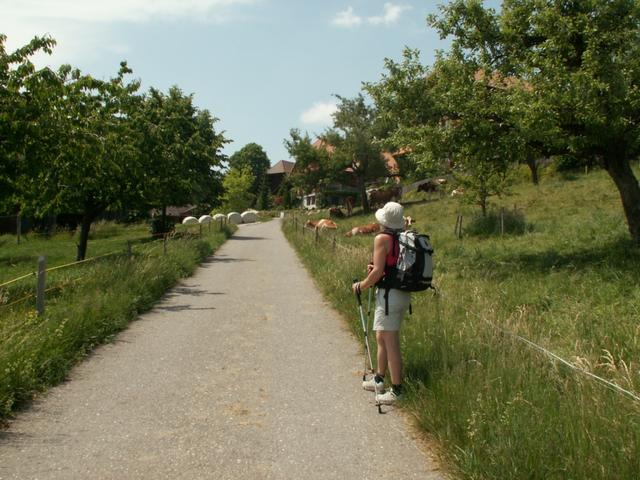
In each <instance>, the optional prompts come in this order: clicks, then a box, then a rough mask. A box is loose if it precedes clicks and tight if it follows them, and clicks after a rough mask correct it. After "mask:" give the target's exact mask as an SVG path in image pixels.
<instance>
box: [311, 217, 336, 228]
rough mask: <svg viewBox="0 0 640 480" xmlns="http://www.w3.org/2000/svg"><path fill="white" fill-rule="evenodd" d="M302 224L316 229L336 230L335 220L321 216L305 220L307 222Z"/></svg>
mask: <svg viewBox="0 0 640 480" xmlns="http://www.w3.org/2000/svg"><path fill="white" fill-rule="evenodd" d="M304 226H305V227H307V228H315V229H316V230H325V229H327V228H330V229H331V230H336V229H337V228H338V226H337V225H336V224H335V222H334V221H332V220H329V219H328V218H321V219H320V220H307V223H305V224H304Z"/></svg>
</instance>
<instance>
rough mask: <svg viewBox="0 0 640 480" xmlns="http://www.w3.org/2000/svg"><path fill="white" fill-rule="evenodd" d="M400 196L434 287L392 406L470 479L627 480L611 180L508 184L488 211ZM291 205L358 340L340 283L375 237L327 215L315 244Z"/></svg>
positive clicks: (632, 416) (632, 341) (622, 236)
mask: <svg viewBox="0 0 640 480" xmlns="http://www.w3.org/2000/svg"><path fill="white" fill-rule="evenodd" d="M637 174H638V172H637V170H636V175H637ZM403 203H404V204H405V214H407V215H411V216H412V217H413V218H414V219H416V224H415V225H414V228H415V229H417V230H418V231H420V232H423V233H427V234H429V235H430V237H431V240H432V243H433V245H434V248H435V252H436V253H435V257H434V261H435V271H434V283H435V285H436V286H437V288H438V294H437V295H433V294H432V293H431V292H424V293H418V294H414V296H413V302H412V303H413V314H412V315H410V316H409V315H408V316H407V318H406V319H405V323H404V325H403V328H402V331H401V337H402V340H401V342H402V349H403V355H404V360H405V376H406V386H407V389H408V394H407V395H406V396H405V399H404V400H403V403H402V404H403V407H404V408H405V409H406V410H407V411H408V412H409V413H410V414H411V415H412V416H413V417H414V418H415V421H416V423H417V425H418V426H419V427H420V428H421V429H422V430H423V431H424V432H425V434H426V435H427V436H430V437H431V438H434V439H436V440H437V442H438V443H439V444H440V445H441V447H442V455H443V458H444V462H445V464H447V465H448V466H449V468H450V469H451V470H452V471H453V472H454V474H455V475H456V476H459V477H460V478H469V479H522V478H527V479H637V478H638V472H640V402H639V399H640V392H639V391H638V385H640V324H639V323H638V320H639V318H640V289H638V285H639V284H640V249H638V248H637V247H635V246H634V245H633V244H632V242H631V240H630V238H629V235H628V231H627V229H626V224H625V221H624V217H623V214H622V207H621V205H620V200H619V196H618V194H617V193H616V190H615V187H614V186H613V184H612V182H611V180H610V179H609V177H608V176H607V175H606V174H605V173H604V172H601V171H593V172H590V173H588V174H574V175H572V176H570V177H561V176H559V175H557V174H556V175H552V176H546V177H544V178H543V179H542V182H541V184H540V185H539V186H534V185H531V184H529V183H526V182H524V181H523V182H522V183H517V184H516V185H514V187H513V188H512V192H511V194H510V195H508V196H505V197H503V198H501V199H493V200H492V210H491V212H490V218H489V219H482V218H480V217H479V214H478V208H477V207H475V206H472V205H464V204H462V203H460V201H459V200H457V199H452V198H450V197H448V196H439V195H437V194H435V195H433V194H432V195H431V196H428V195H426V194H414V195H412V196H409V197H408V198H405V199H404V200H403ZM500 212H504V218H505V228H504V229H505V233H504V234H502V228H501V221H500V218H501V215H500ZM458 215H462V218H463V235H462V238H458V236H457V235H456V233H455V232H454V230H455V225H456V219H457V217H458ZM297 216H298V219H297V220H294V219H293V218H292V217H289V218H290V221H287V222H286V223H285V225H284V231H285V234H286V235H287V237H288V239H289V241H290V242H291V243H292V244H293V245H294V246H295V248H296V249H297V251H298V254H299V256H300V258H301V259H302V261H303V262H304V263H305V265H306V266H307V268H308V269H309V270H310V272H311V273H312V274H313V276H314V277H315V279H316V282H317V285H318V286H319V288H321V289H322V290H323V292H324V294H325V295H326V297H327V298H328V299H330V300H331V301H332V303H333V305H334V306H335V307H336V308H337V309H338V310H339V311H340V312H341V313H342V314H343V315H344V317H345V319H347V321H348V322H349V323H350V325H351V327H352V329H353V331H354V332H355V333H356V334H357V335H359V336H360V337H361V336H362V332H361V327H360V325H359V318H358V316H357V308H356V305H357V304H356V302H355V298H354V296H353V294H352V293H351V291H350V289H349V287H350V284H351V280H352V279H354V278H362V277H363V276H364V275H365V267H366V262H367V260H368V258H369V257H370V252H371V247H372V238H371V237H357V238H345V237H344V233H345V232H346V231H348V230H349V229H350V228H351V227H352V226H355V225H360V224H364V223H369V222H372V221H374V219H373V215H372V214H371V215H368V216H362V215H359V216H354V217H350V218H348V219H345V220H341V221H339V223H338V225H339V230H338V232H336V233H335V234H333V233H329V234H324V235H322V236H321V238H320V239H319V241H318V243H317V245H316V242H315V239H314V235H313V232H306V234H305V235H304V236H303V235H301V230H300V225H301V224H302V223H303V222H304V221H305V220H306V219H307V218H308V217H307V216H306V215H302V214H300V213H298V214H297ZM296 225H297V228H296ZM334 238H335V246H334ZM366 299H367V293H365V294H364V295H363V300H364V301H366ZM373 343H374V344H375V342H373ZM374 350H375V345H374ZM554 355H556V356H557V357H555V356H554ZM560 359H562V360H564V361H566V363H564V362H563V361H561V360H560ZM594 376H597V377H599V378H602V379H603V380H605V381H607V382H611V384H613V385H616V386H619V387H620V388H621V389H624V390H625V391H627V392H628V393H625V392H623V391H621V390H619V389H617V388H616V387H614V386H611V385H607V384H605V383H603V381H602V380H598V379H597V378H595V377H594Z"/></svg>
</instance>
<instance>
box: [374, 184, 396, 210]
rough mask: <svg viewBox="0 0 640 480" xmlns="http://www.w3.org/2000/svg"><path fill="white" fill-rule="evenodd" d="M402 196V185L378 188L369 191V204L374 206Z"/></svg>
mask: <svg viewBox="0 0 640 480" xmlns="http://www.w3.org/2000/svg"><path fill="white" fill-rule="evenodd" d="M400 197H402V187H401V186H399V185H396V186H395V187H391V188H386V189H381V188H378V189H376V190H371V191H370V192H369V205H371V206H372V207H373V206H376V205H384V204H385V203H387V202H390V201H398V200H400Z"/></svg>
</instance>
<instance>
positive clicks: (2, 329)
mask: <svg viewBox="0 0 640 480" xmlns="http://www.w3.org/2000/svg"><path fill="white" fill-rule="evenodd" d="M110 228H113V227H110ZM179 230H180V231H179V235H177V236H176V237H174V239H172V240H170V241H168V243H167V253H166V254H165V253H164V248H163V243H162V241H159V242H150V243H145V242H143V241H138V242H136V243H135V244H134V247H133V254H132V256H131V257H129V256H128V255H127V254H126V253H125V245H126V241H127V240H131V239H135V238H138V239H140V238H145V237H141V234H143V235H144V232H145V230H144V227H132V228H122V227H121V228H115V229H113V230H112V231H111V233H109V234H108V233H103V234H102V235H98V237H100V238H96V239H95V240H93V241H92V242H90V249H91V253H93V254H94V255H99V254H101V252H104V253H108V252H111V251H116V252H118V253H116V254H114V255H110V256H106V257H103V258H100V259H97V260H95V261H91V262H87V263H84V264H81V265H74V266H72V267H69V268H64V269H60V270H56V271H54V272H50V274H48V275H47V285H48V287H49V288H50V291H48V292H47V294H46V309H45V313H44V314H43V315H41V316H38V315H37V314H36V313H35V311H34V301H33V299H32V298H29V299H28V300H27V301H23V302H18V303H16V304H14V305H9V304H10V303H11V302H12V301H14V300H15V299H16V298H19V297H20V295H22V294H24V293H27V294H31V293H32V290H33V282H34V279H33V277H31V278H29V279H27V280H26V281H24V282H18V283H19V284H21V285H18V286H15V285H14V284H12V285H11V286H10V287H7V288H5V289H3V292H4V293H3V294H2V296H3V299H4V301H3V304H0V418H3V417H7V416H9V415H10V414H11V412H12V411H13V410H14V409H15V408H16V407H17V406H19V405H20V404H22V403H24V402H25V401H28V400H30V399H31V398H32V397H33V396H34V395H35V394H37V393H38V392H41V391H43V390H45V389H46V388H47V387H49V386H51V385H55V384H56V383H58V382H60V381H61V380H63V379H64V378H65V376H66V374H67V372H68V371H69V369H70V368H71V367H72V366H73V365H74V364H75V363H76V362H77V361H78V360H79V359H81V358H82V357H83V356H84V355H85V354H86V353H87V352H89V351H90V350H91V349H92V348H94V347H95V346H96V345H98V344H100V343H104V342H107V341H109V340H110V339H111V338H112V337H113V335H115V334H116V333H117V332H119V331H120V330H122V329H124V328H126V326H127V324H128V323H129V322H130V321H132V320H134V319H135V318H136V317H137V316H138V314H139V313H141V312H144V311H146V310H148V309H149V308H151V306H152V305H153V304H154V303H155V302H156V301H157V300H158V299H159V298H160V297H161V296H162V294H163V293H164V292H165V291H166V290H167V288H169V287H171V286H172V285H174V284H175V283H176V282H177V281H178V280H179V279H180V278H182V277H186V276H188V275H190V274H191V273H192V272H193V271H194V270H195V268H196V267H197V265H198V264H199V263H200V262H201V261H202V260H203V259H204V258H205V257H206V256H207V255H209V254H210V253H211V252H212V251H214V250H215V249H216V248H217V247H218V246H220V245H221V244H222V243H223V242H224V241H225V240H226V239H227V238H228V236H229V235H230V233H231V230H229V229H227V228H225V229H224V230H223V231H219V229H218V228H213V227H212V229H211V231H209V229H208V228H207V227H205V228H203V235H202V236H199V235H197V234H196V232H198V228H197V226H196V227H195V228H194V227H191V228H190V229H186V228H184V229H183V228H181V229H179ZM147 235H148V234H147ZM66 237H68V236H65V235H60V236H55V237H54V238H50V239H39V240H29V241H28V242H24V243H21V244H20V245H16V244H15V239H10V240H13V241H12V242H8V243H10V244H11V247H10V248H7V249H6V250H5V249H4V248H3V258H5V259H9V264H10V266H9V267H8V268H7V267H6V265H5V268H4V269H0V272H2V273H3V275H4V278H7V276H8V274H7V270H8V271H9V272H11V273H12V274H14V275H15V274H16V273H18V274H20V273H22V272H24V271H27V272H28V271H30V270H31V269H33V268H34V263H33V262H34V258H35V257H37V255H38V254H40V253H47V254H48V255H50V257H49V258H54V259H55V261H54V262H50V263H49V265H50V266H52V263H53V264H63V263H66V262H69V261H73V258H74V255H75V249H74V248H73V247H74V245H73V244H71V245H70V243H69V242H70V240H69V238H66ZM5 245H8V244H5ZM70 248H71V252H68V250H69V249H70Z"/></svg>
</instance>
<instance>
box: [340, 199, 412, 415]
mask: <svg viewBox="0 0 640 480" xmlns="http://www.w3.org/2000/svg"><path fill="white" fill-rule="evenodd" d="M403 213H404V212H403V208H402V205H400V204H399V203H396V202H388V203H386V204H385V205H384V207H382V208H380V209H378V210H377V211H376V213H375V217H376V220H377V221H378V223H379V224H380V225H381V226H382V228H383V231H382V233H379V234H378V235H376V237H375V239H374V240H373V263H370V264H369V265H368V266H367V277H366V278H365V279H364V280H362V281H360V282H355V283H354V284H353V285H352V287H351V288H352V290H353V292H354V293H356V294H359V293H360V292H361V291H363V290H366V289H367V288H371V287H373V286H377V287H378V288H377V291H376V307H375V314H374V320H373V330H374V331H375V332H376V343H377V345H378V356H377V367H378V368H377V372H376V374H375V376H374V377H373V378H371V379H370V380H364V381H363V382H362V388H364V389H365V390H369V391H372V392H373V391H375V392H376V402H378V403H379V404H383V405H391V404H393V403H394V402H395V401H396V399H397V398H398V397H399V396H400V395H401V394H402V356H401V353H400V324H401V323H402V319H403V317H404V314H405V312H406V311H407V308H409V304H410V302H411V294H410V293H409V292H403V291H400V290H397V289H395V288H391V289H389V290H388V298H387V299H386V300H387V302H385V293H386V292H387V289H385V288H383V287H382V286H381V285H380V283H379V282H380V281H381V280H382V279H383V277H384V274H385V266H394V265H395V264H396V261H397V258H398V252H399V244H398V242H397V240H394V235H393V234H394V233H398V232H401V231H402V230H403V229H404V218H403ZM396 238H397V237H396ZM385 310H387V311H386V312H385ZM387 368H388V369H389V372H390V374H391V389H390V390H389V391H387V392H384V377H385V375H386V372H387ZM378 392H379V393H378ZM382 392H384V393H382Z"/></svg>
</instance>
